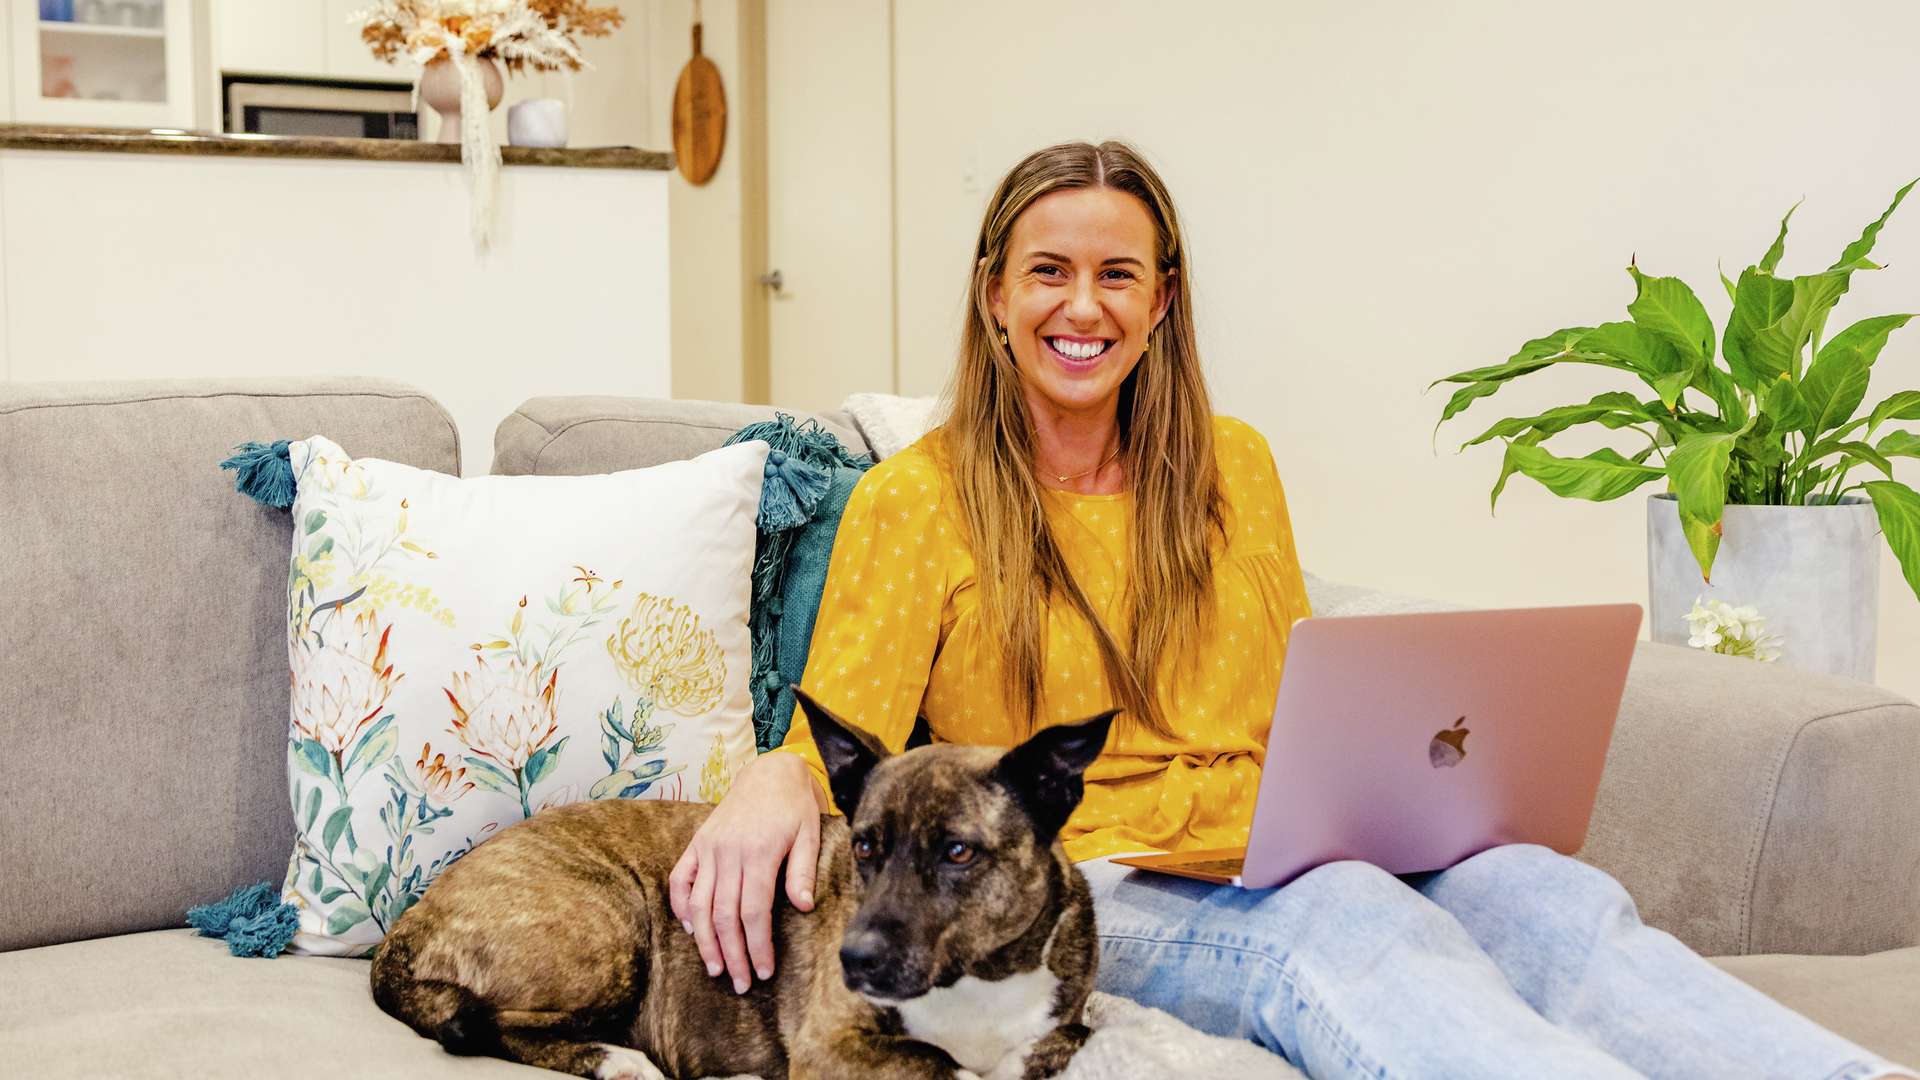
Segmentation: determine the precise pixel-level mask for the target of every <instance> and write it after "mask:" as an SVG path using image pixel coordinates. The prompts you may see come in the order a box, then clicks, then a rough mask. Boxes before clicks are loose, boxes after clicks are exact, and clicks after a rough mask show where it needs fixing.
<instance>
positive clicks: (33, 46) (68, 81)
mask: <svg viewBox="0 0 1920 1080" xmlns="http://www.w3.org/2000/svg"><path fill="white" fill-rule="evenodd" d="M190 7H191V0H14V3H13V8H14V41H13V45H14V80H15V81H14V105H15V109H14V111H15V115H16V118H17V119H19V120H22V121H26V122H28V123H55V124H75V125H82V126H101V127H120V126H128V127H152V126H167V125H175V126H186V125H188V124H190V123H191V120H192V116H193V102H192V100H191V95H192V87H193V78H192V73H191V72H190V71H189V70H188V67H189V64H190V58H191V41H190V38H191V32H192V18H191V11H190Z"/></svg>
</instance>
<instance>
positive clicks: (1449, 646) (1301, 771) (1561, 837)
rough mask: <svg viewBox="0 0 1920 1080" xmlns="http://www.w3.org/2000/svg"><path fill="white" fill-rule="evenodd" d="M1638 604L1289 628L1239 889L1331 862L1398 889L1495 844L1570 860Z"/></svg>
mask: <svg viewBox="0 0 1920 1080" xmlns="http://www.w3.org/2000/svg"><path fill="white" fill-rule="evenodd" d="M1640 614H1641V609H1640V606H1639V605H1638V604H1605V605H1591V606H1580V607H1546V608H1518V609H1506V610H1493V611H1459V612H1451V611H1450V612H1434V613H1420V614H1406V615H1363V616H1346V617H1335V618H1311V619H1306V620H1303V621H1301V622H1300V623H1299V624H1297V625H1296V626H1294V628H1293V632H1292V634H1291V636H1290V638H1289V641H1288V643H1287V660H1286V667H1285V669H1284V670H1283V673H1282V676H1281V681H1280V694H1279V698H1278V700H1277V701H1276V703H1275V705H1274V713H1273V726H1272V730H1271V731H1270V732H1269V733H1268V737H1267V758H1266V765H1265V768H1264V769H1263V770H1262V776H1261V780H1260V793H1259V796H1258V798H1257V801H1256V802H1255V804H1254V815H1253V825H1252V829H1251V832H1250V834H1249V837H1248V844H1247V858H1246V865H1245V868H1244V870H1243V871H1242V873H1241V883H1242V884H1244V885H1246V886H1247V887H1249V888H1267V887H1271V886H1274V885H1279V884H1283V883H1284V882H1286V881H1289V880H1291V879H1292V878H1294V877H1296V876H1298V875H1299V874H1301V873H1303V872H1305V871H1306V870H1308V869H1311V868H1312V867H1315V866H1318V865H1320V864H1321V863H1325V862H1331V861H1334V860H1337V859H1364V860H1366V861H1368V862H1371V863H1374V864H1376V865H1379V866H1381V867H1383V868H1385V869H1386V870H1388V871H1389V872H1391V873H1395V874H1405V873H1415V872H1418V871H1423V870H1437V869H1440V868H1442V867H1447V866H1451V865H1453V864H1454V863H1456V862H1458V861H1460V860H1461V859H1464V858H1466V857H1467V856H1469V855H1472V854H1474V853H1475V852H1478V851H1483V850H1485V849H1487V848H1490V847H1494V846H1496V845H1499V844H1510V843H1533V844H1543V845H1545V846H1547V847H1550V848H1553V849H1554V850H1556V851H1560V852H1563V853H1567V854H1571V853H1573V852H1574V851H1577V850H1579V848H1580V846H1581V844H1582V843H1584V842H1585V839H1586V835H1587V822H1588V819H1589V818H1590V817H1591V815H1592V813H1593V801H1594V796H1595V794H1596V792H1597V791H1598V790H1599V786H1600V772H1601V769H1602V767H1603V766H1604V765H1605V764H1606V756H1607V744H1608V742H1609V741H1610V740H1611V738H1612V736H1613V722H1614V718H1615V717H1616V716H1617V715H1618V714H1619V710H1620V697H1621V694H1622V693H1623V692H1624V691H1625V689H1626V679H1627V667H1628V664H1629V663H1630V661H1631V660H1632V657H1633V646H1634V641H1635V639H1636V638H1637V637H1638V636H1639V631H1640Z"/></svg>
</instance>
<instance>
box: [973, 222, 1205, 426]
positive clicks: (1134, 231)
mask: <svg viewBox="0 0 1920 1080" xmlns="http://www.w3.org/2000/svg"><path fill="white" fill-rule="evenodd" d="M1158 239H1159V234H1158V230H1157V229H1156V228H1155V226H1154V221H1153V215H1152V213H1151V212H1150V211H1149V210H1148V209H1147V206H1146V204H1145V203H1143V202H1141V201H1140V200H1139V199H1138V198H1135V197H1134V196H1132V195H1130V194H1127V193H1126V192H1123V191H1115V190H1113V189H1112V188H1101V187H1089V188H1069V189H1066V190H1061V191H1055V192H1053V193H1051V194H1048V195H1044V196H1042V197H1040V198H1038V199H1036V200H1034V202H1033V204H1032V205H1031V206H1028V207H1027V209H1026V210H1025V211H1023V212H1022V213H1021V214H1020V216H1019V218H1017V219H1016V220H1015V221H1014V223H1013V229H1012V232H1011V235H1010V236H1009V238H1008V241H1007V251H1006V253H1005V254H1006V259H1005V263H1004V265H1003V267H1002V269H1001V272H1000V274H999V275H998V276H997V277H995V278H993V279H992V280H990V281H989V282H988V285H987V301H988V307H989V310H991V312H992V313H993V318H994V321H995V322H996V323H998V324H999V325H1000V326H1002V327H1004V328H1005V329H1006V333H1007V344H1008V347H1009V348H1011V350H1012V352H1013V360H1014V366H1015V367H1016V369H1017V370H1018V371H1019V373H1020V382H1021V388H1022V390H1023V391H1024V393H1025V396H1026V400H1027V407H1028V409H1030V410H1032V411H1033V412H1034V413H1035V414H1036V415H1047V416H1056V417H1057V416H1066V415H1098V416H1112V415H1114V413H1115V412H1116V410H1117V407H1118V403H1119V399H1120V387H1121V384H1123V383H1124V382H1126V379H1127V376H1128V375H1130V374H1132V373H1133V368H1134V365H1135V364H1138V363H1139V362H1140V357H1141V356H1142V354H1144V353H1145V352H1146V349H1147V335H1148V334H1149V333H1151V332H1152V330H1153V328H1154V327H1155V326H1158V325H1159V323H1160V320H1161V319H1162V318H1164V317H1165V315H1166V313H1167V304H1168V302H1169V301H1170V300H1171V299H1172V298H1173V285H1174V283H1173V281H1172V279H1171V278H1170V277H1167V276H1165V275H1162V274H1161V273H1160V272H1159V270H1158V259H1157V257H1156V253H1157V251H1158V250H1159V244H1158Z"/></svg>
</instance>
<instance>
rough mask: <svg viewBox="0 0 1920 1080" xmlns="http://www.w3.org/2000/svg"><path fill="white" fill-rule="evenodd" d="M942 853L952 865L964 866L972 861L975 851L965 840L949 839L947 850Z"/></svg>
mask: <svg viewBox="0 0 1920 1080" xmlns="http://www.w3.org/2000/svg"><path fill="white" fill-rule="evenodd" d="M943 854H944V855H945V856H946V859H947V861H948V862H950V863H952V864H953V865H955V866H965V865H967V864H968V863H970V862H972V861H973V857H974V855H975V854H976V852H975V851H974V850H973V845H972V844H969V843H967V842H966V841H965V840H949V841H947V850H946V851H945V852H944V853H943Z"/></svg>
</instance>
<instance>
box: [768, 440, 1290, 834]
mask: <svg viewBox="0 0 1920 1080" xmlns="http://www.w3.org/2000/svg"><path fill="white" fill-rule="evenodd" d="M939 440H940V433H939V432H938V431H936V432H934V433H933V434H931V435H929V436H927V437H926V438H924V439H922V440H920V441H919V442H918V443H915V444H914V445H913V446H911V447H909V448H907V449H906V450H903V451H901V452H900V453H898V454H896V455H894V456H893V457H890V458H888V459H886V460H885V461H883V462H881V463H880V464H878V465H876V466H874V468H873V469H872V470H871V471H869V472H868V473H867V475H866V476H865V477H863V478H862V479H861V481H860V484H859V486H858V487H856V488H855V489H854V492H853V496H852V498H851V499H850V500H849V501H848V503H847V508H846V511H845V514H844V515H843V516H842V518H841V521H840V529H839V532H838V533H837V534H836V538H835V541H834V547H833V557H832V561H831V562H830V563H829V565H828V571H827V581H826V589H825V592H824V593H823V594H822V596H821V603H820V613H819V618H818V621H817V622H816V623H815V625H814V631H813V642H812V646H811V651H810V652H809V653H808V659H807V670H806V675H805V677H804V678H803V679H802V680H801V683H802V685H803V686H804V687H805V688H806V689H807V691H808V692H809V693H811V694H813V695H814V697H815V698H816V699H817V700H819V701H820V702H821V703H822V704H824V705H826V706H827V707H828V708H830V709H832V710H834V711H835V712H836V713H838V714H840V715H841V716H844V717H846V718H847V719H848V720H849V721H850V722H853V723H856V724H859V725H860V726H862V727H863V728H865V729H867V730H868V731H871V732H872V733H874V734H875V735H877V736H878V737H879V738H880V740H881V741H882V742H884V743H885V744H886V745H887V746H889V747H891V748H893V749H895V750H898V749H899V748H900V747H901V746H903V745H904V744H905V742H906V739H907V736H908V734H909V733H910V732H911V731H912V729H913V721H914V717H915V715H916V714H917V713H920V712H924V713H925V715H926V717H927V720H928V723H929V725H930V727H931V728H932V731H933V734H934V737H935V738H936V739H938V740H941V741H945V742H957V743H972V744H982V745H996V746H1011V745H1013V744H1014V743H1016V742H1018V741H1019V734H1018V732H1017V731H1016V728H1015V726H1014V725H1013V723H1011V722H1010V720H1009V719H1008V711H1007V709H1006V708H1005V706H1004V704H1003V699H1002V694H1001V690H1000V686H1001V670H1002V666H1001V660H1002V653H1003V650H1002V647H1001V643H1000V642H999V641H997V640H995V639H994V637H993V636H992V634H991V632H990V631H989V630H988V628H987V627H986V626H985V625H984V618H983V616H982V615H981V612H980V610H979V593H978V590H977V589H976V587H975V586H976V582H975V579H974V562H973V555H972V552H971V551H970V549H969V548H968V546H967V544H966V543H965V542H964V540H963V536H964V532H965V529H964V526H963V524H962V523H961V521H960V519H959V517H958V510H957V507H955V506H954V505H953V504H952V501H951V499H950V498H949V497H948V496H947V494H946V485H945V484H944V483H943V481H942V470H941V468H940V466H939V464H938V451H939ZM1214 447H1215V455H1216V457H1217V459H1218V460H1219V463H1220V471H1221V475H1222V478H1223V480H1224V482H1225V487H1226V495H1227V503H1228V507H1229V512H1228V518H1227V523H1228V529H1229V533H1228V535H1229V540H1228V543H1227V548H1226V551H1225V553H1224V556H1223V557H1221V558H1220V559H1218V561H1216V563H1215V570H1214V574H1215V579H1214V580H1215V594H1216V596H1217V603H1218V605H1219V610H1218V615H1217V622H1216V624H1215V631H1214V635H1213V640H1212V642H1211V644H1210V645H1209V646H1208V647H1207V648H1206V649H1204V650H1202V654H1201V655H1199V656H1197V657H1194V658H1192V661H1193V662H1189V663H1185V664H1180V665H1177V666H1170V667H1168V668H1167V669H1166V670H1167V671H1169V672H1170V673H1171V677H1168V676H1163V677H1162V680H1161V687H1160V691H1159V693H1160V701H1161V704H1162V707H1163V710H1164V714H1165V716H1166V717H1167V719H1168V721H1169V723H1171V724H1172V725H1173V726H1174V727H1176V728H1177V729H1179V730H1178V732H1177V734H1178V736H1179V737H1178V738H1176V739H1172V740H1168V739H1163V738H1161V737H1159V736H1157V735H1154V734H1151V733H1149V732H1146V731H1144V730H1142V729H1141V728H1139V727H1138V726H1136V725H1133V724H1130V723H1128V721H1127V718H1126V717H1124V716H1123V717H1121V718H1120V719H1119V720H1118V721H1117V722H1116V724H1115V727H1114V734H1113V735H1112V736H1111V737H1110V738H1109V740H1108V745H1107V748H1106V751H1105V752H1104V753H1103V754H1102V755H1101V756H1100V759H1099V760H1098V761H1096V762H1095V763H1094V765H1093V767H1092V768H1091V769H1089V770H1088V772H1087V785H1086V798H1085V800H1084V801H1083V802H1082V803H1081V804H1080V808H1079V809H1078V810H1077V811H1076V812H1075V813H1074V815H1073V817H1072V818H1071V819H1070V820H1069V821H1068V822H1067V826H1066V828H1065V829H1064V830H1063V831H1062V834H1061V838H1062V840H1064V841H1065V843H1066V848H1067V853H1068V854H1069V855H1070V856H1072V857H1073V858H1074V859H1077V860H1078V859H1092V858H1098V857H1099V856H1102V855H1111V854H1116V853H1119V852H1123V851H1143V850H1158V851H1182V850H1198V849H1204V848H1216V847H1231V846H1235V845H1239V844H1244V843H1245V842H1246V839H1247V826H1248V824H1249V823H1250V821H1251V819H1252V816H1253V798H1254V793H1255V792H1256V791H1257V790H1258V788H1259V782H1260V767H1261V764H1262V762H1263V760H1264V757H1265V753H1266V740H1267V727H1268V725H1269V723H1270V722H1271V720H1272V715H1273V702H1274V698H1275V696H1276V694H1277V693H1278V691H1279V687H1280V667H1281V664H1282V662H1283V660H1284V659H1285V656H1286V648H1287V636H1288V632H1289V630H1290V629H1291V628H1292V626H1293V623H1294V622H1295V620H1297V619H1301V618H1305V617H1306V616H1307V615H1308V614H1310V612H1309V611H1308V608H1307V590H1306V584H1305V582H1304V581H1303V580H1302V577H1301V573H1300V563H1299V560H1298V558H1297V556H1296V555H1295V553H1294V545H1293V530H1292V526H1291V524H1290V523H1289V521H1288V518H1287V504H1286V496H1285V494H1284V492H1283V491H1282V490H1281V486H1280V476H1279V473H1278V471H1277V470H1276V469H1275V468H1274V464H1273V455H1272V453H1271V452H1270V451H1269V450H1268V449H1267V444H1266V440H1265V439H1263V438H1261V436H1260V434H1259V433H1258V432H1256V431H1254V430H1253V428H1252V427H1250V426H1248V425H1247V424H1245V423H1243V422H1241V421H1239V420H1234V419H1229V418H1227V417H1218V418H1216V419H1215V420H1214ZM1048 497H1049V499H1050V506H1049V508H1048V515H1049V520H1050V521H1051V522H1052V524H1053V529H1054V535H1055V536H1056V537H1057V538H1058V540H1059V543H1060V545H1061V548H1062V549H1063V551H1064V553H1065V556H1066V559H1067V563H1068V565H1069V567H1070V568H1071V569H1072V571H1073V573H1074V576H1075V578H1076V579H1077V580H1078V581H1079V583H1080V586H1081V588H1082V589H1084V590H1085V591H1086V593H1087V597H1088V599H1089V600H1090V601H1091V602H1092V603H1093V605H1094V608H1095V610H1097V611H1099V612H1101V613H1102V615H1103V617H1105V618H1108V619H1110V620H1111V619H1120V618H1122V617H1123V612H1124V607H1123V600H1122V595H1121V588H1122V585H1123V582H1124V576H1125V573H1126V566H1127V562H1126V555H1127V550H1128V545H1129V524H1130V515H1131V513H1132V506H1133V500H1132V496H1131V495H1130V494H1128V493H1124V492H1123V493H1121V494H1117V495H1074V494H1068V493H1064V492H1052V493H1049V496H1048ZM1109 625H1110V626H1115V630H1116V633H1118V634H1119V635H1120V637H1121V640H1123V641H1124V640H1125V634H1124V628H1123V627H1119V626H1116V625H1115V624H1114V623H1112V622H1110V623H1109ZM1046 648H1047V652H1046V656H1047V660H1046V665H1045V668H1046V673H1045V682H1046V685H1045V688H1044V695H1043V700H1042V702H1041V706H1040V716H1041V722H1042V724H1045V725H1051V724H1058V723H1064V722H1068V721H1073V720H1079V719H1084V718H1085V717H1087V716H1090V715H1092V714H1094V713H1097V712H1099V711H1101V710H1102V709H1105V708H1107V707H1108V706H1109V704H1110V702H1111V700H1112V699H1111V697H1110V694H1109V690H1108V685H1107V680H1106V674H1105V672H1104V671H1103V670H1102V668H1101V664H1100V658H1099V652H1098V650H1097V649H1096V648H1095V645H1094V638H1093V631H1092V628H1091V627H1089V626H1088V625H1087V623H1086V621H1085V620H1084V619H1082V618H1080V617H1079V616H1078V615H1077V614H1076V613H1074V612H1073V611H1072V610H1070V609H1068V608H1067V607H1066V606H1065V605H1064V604H1062V605H1059V606H1057V607H1056V608H1055V609H1054V610H1053V611H1052V612H1051V613H1050V615H1049V618H1048V623H1047V639H1046ZM780 749H781V750H783V751H790V752H794V753H798V754H801V755H802V756H803V757H804V758H805V759H806V760H807V762H808V764H809V765H810V766H811V767H812V768H813V770H814V774H815V775H816V777H818V778H819V780H820V783H821V785H822V787H823V788H824V787H825V785H826V773H825V771H824V770H823V769H822V768H821V765H820V758H819V752H818V751H817V750H816V749H815V747H814V744H813V739H812V737H811V735H810V734H809V733H808V728H807V722H806V717H805V714H804V713H803V712H801V711H799V710H797V709H796V710H795V713H794V717H793V726H792V728H791V729H789V731H788V732H787V738H786V742H785V744H784V745H783V746H781V747H780Z"/></svg>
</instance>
